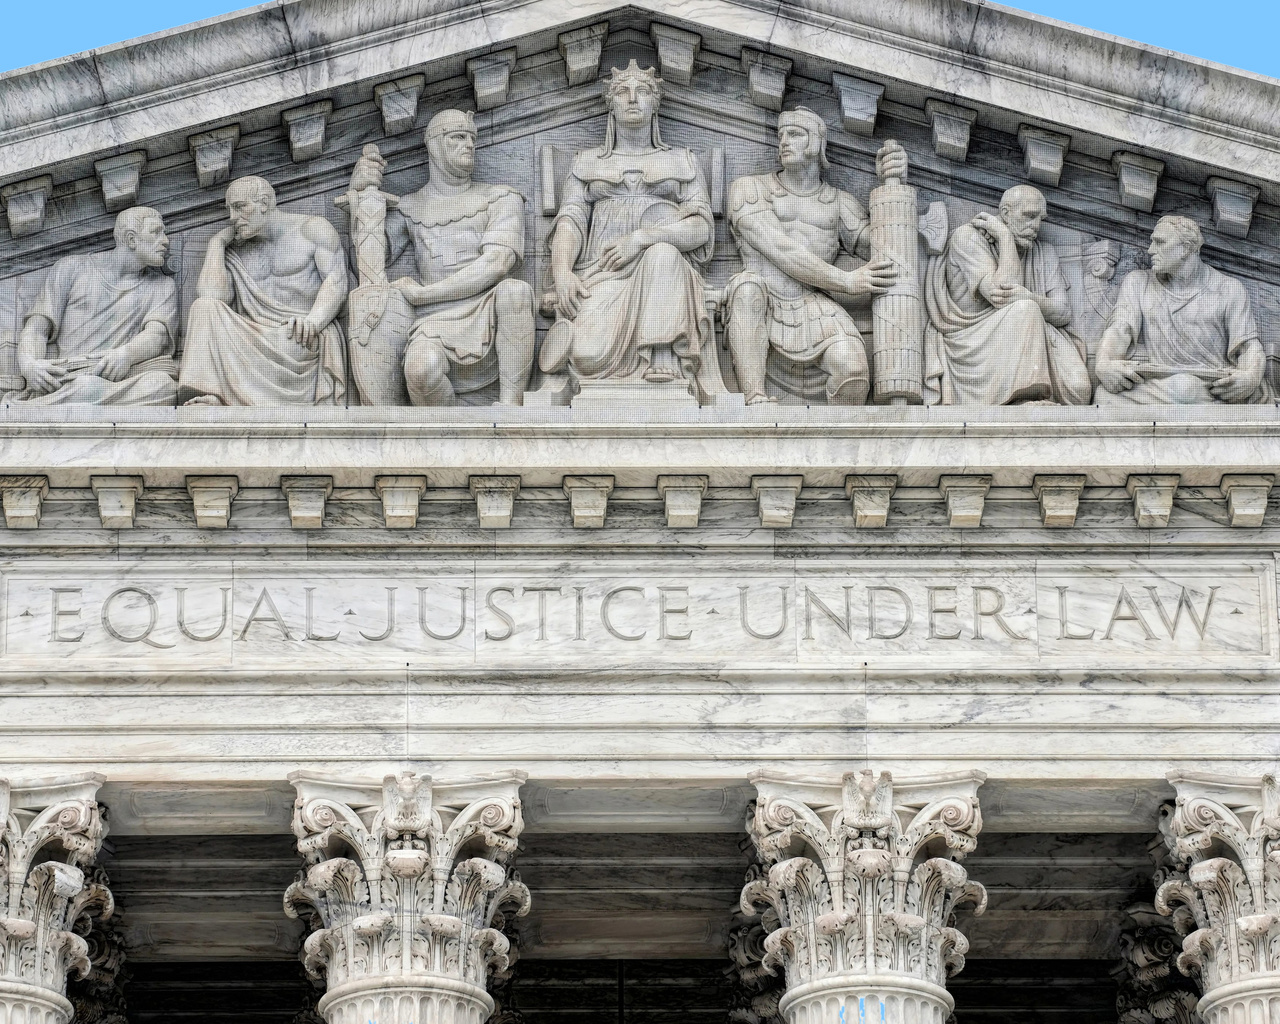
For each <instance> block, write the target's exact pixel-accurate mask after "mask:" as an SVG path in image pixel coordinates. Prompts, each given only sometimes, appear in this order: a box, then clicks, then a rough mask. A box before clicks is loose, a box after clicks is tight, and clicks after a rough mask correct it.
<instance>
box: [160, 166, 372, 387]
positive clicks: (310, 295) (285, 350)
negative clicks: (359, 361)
mask: <svg viewBox="0 0 1280 1024" xmlns="http://www.w3.org/2000/svg"><path fill="white" fill-rule="evenodd" d="M227 212H228V214H229V216H230V221H231V223H230V224H229V225H227V226H226V227H224V228H223V229H222V230H220V231H219V232H218V233H217V234H216V235H214V236H213V238H211V239H210V240H209V247H208V249H207V250H206V252H205V257H204V267H203V269H202V270H201V271H200V279H199V281H198V282H197V283H196V295H197V298H196V301H195V302H194V303H193V304H192V306H191V310H190V312H189V313H188V314H187V336H186V346H185V349H184V351H183V359H182V373H181V376H180V377H179V378H178V389H179V396H178V397H179V399H180V400H183V401H185V402H186V403H187V404H189V405H190V404H199V405H340V404H341V403H342V399H343V395H344V393H345V391H346V380H347V370H346V344H345V340H344V338H343V334H342V327H341V326H340V325H339V324H338V321H337V316H338V313H339V311H340V310H341V309H342V306H343V303H344V302H345V301H346V297H347V268H346V261H345V260H344V258H343V253H342V243H341V240H340V239H339V238H338V233H337V231H335V230H334V228H333V226H332V225H331V224H329V222H328V221H326V220H324V219H323V218H321V217H308V216H305V215H302V214H297V213H289V212H286V211H284V210H281V209H278V208H277V207H276V194H275V190H274V189H273V188H272V187H271V185H270V183H268V182H267V181H265V180H263V179H262V178H257V177H247V178H240V179H238V180H236V181H233V182H232V183H231V185H230V186H229V187H228V188H227Z"/></svg>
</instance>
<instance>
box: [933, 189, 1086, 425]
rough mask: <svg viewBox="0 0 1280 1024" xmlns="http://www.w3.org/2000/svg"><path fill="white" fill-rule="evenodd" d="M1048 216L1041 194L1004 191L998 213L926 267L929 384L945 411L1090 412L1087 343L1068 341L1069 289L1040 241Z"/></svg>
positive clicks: (969, 228)
mask: <svg viewBox="0 0 1280 1024" xmlns="http://www.w3.org/2000/svg"><path fill="white" fill-rule="evenodd" d="M1048 212H1049V207H1048V204H1047V203H1046V201H1045V198H1044V196H1043V194H1041V192H1040V190H1039V189H1037V188H1034V187H1033V186H1031V185H1018V186H1015V187H1014V188H1011V189H1009V190H1008V191H1007V192H1005V194H1004V196H1003V197H1002V198H1001V200H1000V209H999V212H998V213H996V214H992V213H988V212H985V211H984V212H982V213H979V214H978V215H977V216H975V217H974V218H973V219H972V220H971V221H970V222H969V223H968V224H962V225H961V226H960V227H958V228H957V229H956V230H955V232H954V234H952V236H951V238H950V240H949V241H948V242H947V247H946V250H945V251H944V252H943V253H942V255H940V256H938V257H936V258H935V259H933V260H932V261H930V264H929V271H928V276H927V279H926V283H925V298H926V302H927V304H928V308H929V321H930V325H929V330H928V336H927V342H926V371H925V377H926V383H927V387H928V392H929V396H930V401H932V402H935V403H939V404H942V405H1009V404H1014V403H1018V402H1055V403H1057V404H1060V405H1087V404H1088V403H1089V399H1090V397H1091V395H1092V392H1093V385H1092V382H1091V381H1090V380H1089V371H1088V367H1087V366H1086V359H1087V356H1086V351H1085V346H1084V343H1083V342H1082V341H1081V340H1080V339H1079V338H1077V337H1076V336H1075V335H1074V334H1072V333H1071V332H1070V322H1071V305H1070V303H1069V302H1068V299H1067V284H1066V280H1065V278H1064V277H1063V274H1062V270H1061V267H1060V265H1059V261H1058V254H1057V253H1056V252H1055V251H1054V248H1053V246H1052V245H1049V244H1048V243H1046V242H1042V241H1040V239H1039V234H1040V226H1041V224H1043V222H1044V220H1045V218H1046V217H1047V216H1048Z"/></svg>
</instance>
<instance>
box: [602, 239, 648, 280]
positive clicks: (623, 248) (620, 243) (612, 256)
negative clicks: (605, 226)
mask: <svg viewBox="0 0 1280 1024" xmlns="http://www.w3.org/2000/svg"><path fill="white" fill-rule="evenodd" d="M646 248H648V240H647V239H646V238H645V237H644V236H643V235H642V234H641V233H640V232H639V231H632V232H631V233H630V234H627V235H623V236H622V237H621V238H619V239H618V240H617V241H616V242H610V243H609V244H608V245H606V246H605V247H604V251H603V252H602V253H601V254H600V260H599V263H600V266H601V267H602V268H604V269H605V270H621V269H622V268H623V267H625V266H626V265H627V264H628V263H630V262H631V261H632V260H634V259H635V258H636V257H637V256H639V255H640V254H641V253H642V252H644V250H645V249H646Z"/></svg>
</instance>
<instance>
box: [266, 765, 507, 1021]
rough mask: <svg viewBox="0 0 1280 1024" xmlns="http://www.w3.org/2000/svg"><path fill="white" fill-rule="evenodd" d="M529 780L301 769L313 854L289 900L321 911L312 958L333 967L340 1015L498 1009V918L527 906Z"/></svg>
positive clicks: (292, 906) (472, 1013) (297, 821)
mask: <svg viewBox="0 0 1280 1024" xmlns="http://www.w3.org/2000/svg"><path fill="white" fill-rule="evenodd" d="M524 779H525V775H524V773H523V772H505V773H502V774H497V775H493V776H489V777H486V778H476V779H467V780H463V781H458V782H436V781H434V780H433V779H432V778H431V777H430V776H428V775H415V774H413V773H411V772H405V773H402V774H400V775H388V776H387V777H386V778H385V779H384V780H383V781H382V782H381V783H378V782H376V781H373V780H365V779H341V778H332V777H327V776H321V775H317V774H314V773H311V772H294V773H293V774H292V775H290V776H289V781H290V782H292V783H293V786H294V788H295V789H296V790H297V799H296V800H295V802H294V812H293V832H294V835H296V836H297V838H298V851H299V852H300V853H301V854H302V855H303V857H304V858H305V859H306V867H305V868H304V870H303V871H302V873H301V875H300V877H299V879H298V881H296V882H295V883H294V884H293V885H291V886H290V887H289V890H288V891H287V892H286V893H285V898H284V905H285V913H287V914H288V915H289V916H290V917H311V918H313V920H314V922H315V924H316V929H315V930H314V931H313V932H312V933H311V935H310V936H309V937H308V938H307V940H306V944H305V946H304V948H303V962H304V965H305V967H306V969H307V971H308V972H309V973H311V975H312V976H313V977H317V978H318V977H320V976H321V975H323V976H324V977H325V980H326V983H327V986H328V990H327V991H326V993H325V995H324V996H323V997H322V998H321V1000H320V1003H319V1007H318V1009H319V1012H320V1013H321V1015H322V1016H323V1017H324V1018H325V1020H326V1021H328V1022H329V1024H365V1021H367V1020H369V1019H373V1020H376V1021H377V1022H378V1024H415V1022H417V1024H422V1022H425V1021H435V1020H442V1021H443V1020H447V1021H451V1022H455V1024H483V1021H484V1020H485V1019H486V1018H487V1017H488V1016H489V1014H490V1013H492V1012H493V1000H492V999H491V998H490V996H489V995H488V993H487V992H486V991H485V987H486V982H487V979H488V975H489V972H490V970H491V969H497V970H501V969H503V968H504V967H505V966H506V963H507V953H508V945H509V944H508V940H507V938H506V936H504V935H503V934H502V932H501V931H499V930H498V929H497V928H495V927H494V926H493V924H494V921H495V918H500V915H501V913H502V912H503V909H504V908H505V907H507V906H510V905H513V904H514V906H515V907H516V909H517V913H519V914H523V913H526V912H527V911H528V908H529V891H528V889H526V888H525V886H524V885H523V884H522V883H521V882H520V879H519V877H518V876H517V875H515V874H514V872H513V871H512V870H511V861H512V858H513V857H514V855H515V852H516V847H517V840H518V838H519V836H520V832H521V831H522V829H523V828H524V820H523V818H522V817H521V814H520V797H519V792H520V785H521V783H523V782H524Z"/></svg>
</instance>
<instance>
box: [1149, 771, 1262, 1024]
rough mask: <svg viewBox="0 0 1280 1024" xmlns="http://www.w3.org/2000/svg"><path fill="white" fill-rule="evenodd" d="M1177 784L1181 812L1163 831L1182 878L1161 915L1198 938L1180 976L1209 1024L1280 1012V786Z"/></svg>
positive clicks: (1222, 780)
mask: <svg viewBox="0 0 1280 1024" xmlns="http://www.w3.org/2000/svg"><path fill="white" fill-rule="evenodd" d="M1169 778H1170V781H1171V782H1172V783H1173V784H1174V787H1175V788H1176V790H1177V794H1178V796H1177V802H1176V803H1175V804H1174V805H1173V806H1172V808H1169V807H1168V806H1166V808H1165V809H1164V810H1163V813H1162V816H1161V822H1160V831H1161V833H1162V834H1163V837H1164V841H1165V844H1166V845H1167V847H1168V849H1169V852H1170V860H1171V861H1172V862H1173V864H1174V869H1173V870H1172V871H1170V872H1169V873H1168V874H1167V875H1166V877H1164V878H1162V880H1161V885H1160V888H1159V890H1158V891H1157V893H1156V903H1155V907H1156V910H1157V911H1158V912H1159V913H1161V914H1164V915H1167V916H1172V917H1173V918H1174V922H1175V927H1177V928H1178V929H1179V931H1181V932H1184V933H1186V932H1189V934H1185V938H1183V940H1182V952H1181V953H1180V955H1178V957H1177V966H1178V969H1179V970H1180V971H1181V972H1182V973H1183V974H1186V975H1189V976H1192V977H1194V978H1196V979H1197V981H1198V983H1199V985H1200V988H1201V991H1202V992H1203V994H1204V998H1203V1000H1201V1003H1200V1013H1201V1015H1202V1016H1203V1018H1204V1020H1205V1022H1206V1024H1219V1022H1221V1021H1226V1020H1234V1019H1237V1018H1236V1016H1235V1014H1237V1013H1243V1012H1244V1011H1245V1008H1246V1003H1248V1004H1249V1005H1254V1004H1256V1003H1257V1002H1258V1001H1259V1000H1261V1001H1262V1002H1268V1003H1270V1005H1272V1006H1273V1007H1276V1006H1280V785H1278V784H1277V782H1276V779H1275V778H1274V777H1273V776H1270V775H1265V776H1262V777H1261V778H1252V779H1250V778H1230V777H1224V776H1217V775H1200V774H1191V773H1181V772H1174V773H1171V774H1170V776H1169ZM1193 926H1194V930H1191V929H1192V927H1193ZM1250 1001H1252V1002H1250ZM1241 1019H1243V1018H1241Z"/></svg>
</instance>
